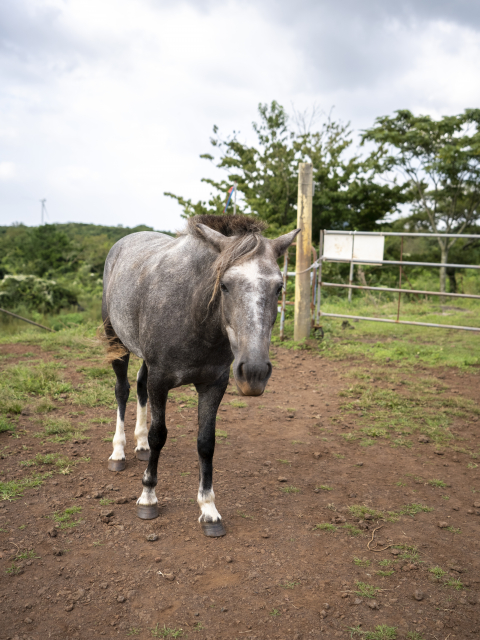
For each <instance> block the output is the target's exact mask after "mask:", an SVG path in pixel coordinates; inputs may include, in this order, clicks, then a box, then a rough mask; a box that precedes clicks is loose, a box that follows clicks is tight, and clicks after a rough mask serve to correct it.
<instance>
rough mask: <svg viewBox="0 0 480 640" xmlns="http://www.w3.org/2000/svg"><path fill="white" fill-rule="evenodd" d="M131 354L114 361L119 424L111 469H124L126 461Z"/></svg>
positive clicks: (114, 442)
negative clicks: (126, 427)
mask: <svg viewBox="0 0 480 640" xmlns="http://www.w3.org/2000/svg"><path fill="white" fill-rule="evenodd" d="M129 359H130V354H129V353H127V354H126V355H124V356H122V357H121V358H119V359H118V360H114V361H113V362H112V367H113V370H114V371H115V375H116V376H117V382H116V384H115V397H116V399H117V406H118V408H117V426H116V428H115V435H114V436H113V453H112V455H111V456H110V458H109V459H108V468H109V469H110V471H123V470H124V469H125V467H126V463H125V445H126V439H125V409H126V407H127V401H128V396H129V394H130V384H129V382H128V377H127V373H128V361H129Z"/></svg>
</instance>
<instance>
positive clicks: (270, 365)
mask: <svg viewBox="0 0 480 640" xmlns="http://www.w3.org/2000/svg"><path fill="white" fill-rule="evenodd" d="M271 375H272V363H271V362H267V376H266V377H267V378H269V377H270V376H271Z"/></svg>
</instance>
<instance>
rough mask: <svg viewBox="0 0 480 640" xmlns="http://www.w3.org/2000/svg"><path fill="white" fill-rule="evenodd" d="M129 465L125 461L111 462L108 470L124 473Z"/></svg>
mask: <svg viewBox="0 0 480 640" xmlns="http://www.w3.org/2000/svg"><path fill="white" fill-rule="evenodd" d="M126 466H127V463H126V461H125V460H109V461H108V470H109V471H123V470H124V469H125V467H126Z"/></svg>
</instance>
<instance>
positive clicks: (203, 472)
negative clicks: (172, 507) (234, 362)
mask: <svg viewBox="0 0 480 640" xmlns="http://www.w3.org/2000/svg"><path fill="white" fill-rule="evenodd" d="M228 376H229V371H228V370H227V371H226V372H225V373H224V375H222V376H221V378H219V379H218V380H217V381H216V382H215V383H214V384H212V385H197V391H198V425H199V427H198V440H197V449H198V460H199V475H200V485H199V488H198V496H197V502H198V506H199V507H200V510H201V515H200V518H199V519H198V521H199V522H200V524H201V525H202V528H203V532H204V534H205V535H206V536H210V537H219V536H224V535H225V533H226V531H225V528H224V526H223V523H222V516H221V515H220V514H219V513H218V511H217V508H216V506H215V494H214V492H213V454H214V451H215V422H216V418H217V411H218V407H219V405H220V402H221V401H222V398H223V394H224V393H225V389H226V388H227V384H228Z"/></svg>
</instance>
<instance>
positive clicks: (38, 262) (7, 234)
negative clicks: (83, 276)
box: [0, 222, 174, 278]
mask: <svg viewBox="0 0 480 640" xmlns="http://www.w3.org/2000/svg"><path fill="white" fill-rule="evenodd" d="M138 231H154V229H153V228H152V227H147V226H146V225H139V226H137V227H132V228H130V227H123V226H121V225H119V226H117V227H108V226H104V225H96V224H82V223H77V222H69V223H67V224H46V225H42V226H40V227H27V226H25V225H21V224H20V225H11V226H8V227H4V226H2V227H0V278H3V277H4V276H5V275H18V274H33V275H35V276H38V277H41V278H55V277H59V276H62V275H66V274H72V273H76V272H78V271H79V270H82V271H83V272H88V273H90V274H93V275H99V276H100V275H101V274H102V271H103V265H104V262H105V258H106V257H107V254H108V252H109V250H110V248H111V247H112V245H113V244H115V242H117V241H118V240H120V238H123V237H124V236H127V235H129V234H130V233H137V232H138ZM161 233H166V234H168V235H174V234H172V233H171V232H169V231H162V232H161Z"/></svg>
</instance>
